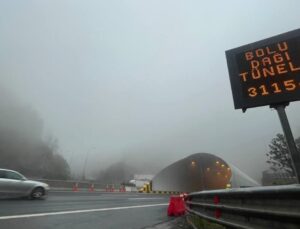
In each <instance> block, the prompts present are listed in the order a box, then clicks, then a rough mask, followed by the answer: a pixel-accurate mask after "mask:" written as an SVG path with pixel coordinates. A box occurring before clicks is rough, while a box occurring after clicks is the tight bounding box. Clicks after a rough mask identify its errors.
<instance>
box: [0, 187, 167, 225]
mask: <svg viewBox="0 0 300 229" xmlns="http://www.w3.org/2000/svg"><path fill="white" fill-rule="evenodd" d="M168 198H169V197H168V196H164V195H151V194H138V193H99V192H94V193H88V192H51V193H50V194H49V196H48V198H47V199H45V200H34V201H33V200H27V199H16V200H0V228H1V229H6V228H9V229H35V228H49V229H50V228H54V229H65V228H67V229H98V228H101V229H106V228H111V229H127V228H128V229H131V228H132V229H141V228H146V227H149V226H151V225H155V224H158V223H161V222H164V221H167V220H169V219H168V217H167V203H168Z"/></svg>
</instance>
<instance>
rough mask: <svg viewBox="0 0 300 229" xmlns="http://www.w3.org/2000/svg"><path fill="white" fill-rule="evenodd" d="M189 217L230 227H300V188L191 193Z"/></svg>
mask: <svg viewBox="0 0 300 229" xmlns="http://www.w3.org/2000/svg"><path fill="white" fill-rule="evenodd" d="M186 207H187V212H188V214H191V215H193V217H194V216H197V217H199V218H202V219H206V220H208V221H210V222H213V223H217V224H220V225H223V226H225V227H226V228H227V227H228V228H242V229H250V228H251V229H252V228H255V229H256V228H268V229H269V228H272V229H284V228H288V229H299V228H300V185H284V186H269V187H252V188H236V189H225V190H213V191H202V192H196V193H191V194H189V195H188V196H187V198H186Z"/></svg>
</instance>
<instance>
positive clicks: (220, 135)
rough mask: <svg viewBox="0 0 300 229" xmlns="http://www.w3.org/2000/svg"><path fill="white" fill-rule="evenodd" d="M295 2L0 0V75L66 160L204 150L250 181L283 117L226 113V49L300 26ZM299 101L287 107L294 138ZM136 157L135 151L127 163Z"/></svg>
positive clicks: (146, 159)
mask: <svg viewBox="0 0 300 229" xmlns="http://www.w3.org/2000/svg"><path fill="white" fill-rule="evenodd" d="M299 9H300V1H298V0H277V1H276V0H265V1H262V0H252V1H243V0H240V1H237V0H236V1H233V0H227V1H222V0H219V1H211V0H209V1H208V0H207V1H199V0H195V1H189V0H185V1H183V0H182V1H175V0H169V1H164V0H151V1H150V0H148V1H146V0H136V1H129V0H128V1H126V0H120V1H115V0H109V1H104V0H102V1H100V0H95V1H89V0H81V1H79V0H77V1H76V0H69V1H67V0H52V1H50V0H35V1H29V0H28V1H24V0H19V1H15V0H0V75H1V77H0V83H1V85H2V86H3V87H6V88H7V89H9V90H10V91H11V92H12V93H13V94H15V95H16V96H18V97H19V98H20V99H21V100H22V102H23V103H25V104H28V105H30V106H32V107H33V108H34V109H35V110H37V112H38V113H39V114H40V116H41V117H42V119H43V120H44V126H45V135H47V134H52V135H54V136H56V137H57V139H58V141H59V145H60V151H61V153H62V154H63V155H65V157H66V159H67V160H68V161H69V162H71V163H72V164H73V165H72V167H73V168H77V169H79V170H80V169H81V168H82V164H83V163H82V162H83V160H84V158H85V156H86V153H87V152H88V151H90V157H89V160H88V164H89V165H91V166H94V167H95V166H96V167H99V168H104V167H105V166H108V165H109V164H110V163H113V162H116V161H119V160H132V161H134V162H135V161H137V162H138V163H144V164H145V163H147V164H154V165H157V166H158V167H159V166H162V165H168V164H169V163H171V162H174V161H175V160H177V159H180V158H182V157H185V156H188V155H190V154H193V153H197V152H207V153H213V154H216V155H219V156H221V157H223V158H224V159H225V160H226V161H227V162H229V163H233V164H235V165H236V166H237V167H239V168H240V169H241V170H244V171H245V172H246V173H248V174H249V175H251V176H252V177H254V178H256V179H258V178H259V177H260V175H261V171H262V169H264V167H265V160H266V157H265V153H266V152H267V151H268V144H269V142H270V140H271V139H272V138H273V137H274V136H275V134H276V133H278V132H281V126H280V123H279V120H278V117H277V114H276V112H275V111H272V110H270V108H268V107H262V108H255V109H249V110H248V111H247V112H246V113H242V111H241V110H234V107H233V100H232V94H231V88H230V82H229V76H228V71H227V64H226V59H225V50H228V49H231V48H235V47H238V46H241V45H244V44H247V43H251V42H254V41H257V40H260V39H263V38H267V37H270V36H273V35H276V34H280V33H283V32H287V31H290V30H293V29H297V28H299V27H300V16H299ZM299 112H300V102H294V103H292V104H291V105H290V106H289V107H288V109H287V114H288V116H289V118H290V122H291V125H292V128H293V131H294V134H295V137H297V136H299V135H300V122H299V121H300V118H299ZM137 159H138V160H137Z"/></svg>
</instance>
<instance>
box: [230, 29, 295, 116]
mask: <svg viewBox="0 0 300 229" xmlns="http://www.w3.org/2000/svg"><path fill="white" fill-rule="evenodd" d="M226 58H227V65H228V70H229V76H230V82H231V89H232V94H233V100H234V107H235V109H243V111H245V110H246V109H247V108H251V107H258V106H265V105H276V104H283V103H288V102H291V101H296V100H300V29H297V30H294V31H291V32H287V33H284V34H281V35H277V36H274V37H271V38H268V39H265V40H261V41H258V42H255V43H252V44H247V45H244V46H241V47H238V48H235V49H231V50H228V51H226Z"/></svg>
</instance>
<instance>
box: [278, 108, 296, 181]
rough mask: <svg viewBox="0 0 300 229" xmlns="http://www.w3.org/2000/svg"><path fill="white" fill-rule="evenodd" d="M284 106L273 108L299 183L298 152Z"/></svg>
mask: <svg viewBox="0 0 300 229" xmlns="http://www.w3.org/2000/svg"><path fill="white" fill-rule="evenodd" d="M285 107H286V105H277V106H274V108H275V109H276V110H277V113H278V116H279V119H280V122H281V126H282V129H283V132H284V136H285V139H286V143H287V146H288V150H289V153H290V157H291V160H292V166H293V169H294V172H295V175H296V179H297V183H299V181H300V180H299V176H300V152H299V151H298V149H297V146H296V143H295V139H294V137H293V133H292V130H291V127H290V124H289V121H288V118H287V115H286V112H285Z"/></svg>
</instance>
